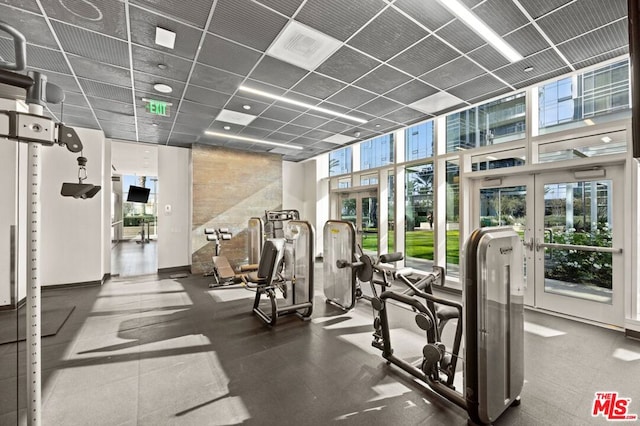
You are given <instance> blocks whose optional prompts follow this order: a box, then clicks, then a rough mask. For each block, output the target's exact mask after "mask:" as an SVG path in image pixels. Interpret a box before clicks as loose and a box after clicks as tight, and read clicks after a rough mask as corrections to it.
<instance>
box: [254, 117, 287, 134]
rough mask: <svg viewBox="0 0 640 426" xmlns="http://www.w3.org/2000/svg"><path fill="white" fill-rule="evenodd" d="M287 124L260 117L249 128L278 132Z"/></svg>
mask: <svg viewBox="0 0 640 426" xmlns="http://www.w3.org/2000/svg"><path fill="white" fill-rule="evenodd" d="M284 124H285V123H283V122H282V121H276V120H270V119H268V118H264V117H258V118H256V119H255V120H253V121H252V122H251V126H249V127H256V128H259V129H265V130H270V131H273V130H278V129H279V128H280V127H282V126H283V125H284Z"/></svg>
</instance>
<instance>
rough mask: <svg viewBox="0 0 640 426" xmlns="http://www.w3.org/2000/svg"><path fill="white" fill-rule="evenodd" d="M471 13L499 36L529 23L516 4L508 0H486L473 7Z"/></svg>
mask: <svg viewBox="0 0 640 426" xmlns="http://www.w3.org/2000/svg"><path fill="white" fill-rule="evenodd" d="M523 3H526V2H523ZM473 13H475V14H476V15H477V16H478V18H480V19H481V20H482V21H483V22H484V23H485V24H487V26H488V27H489V28H491V29H492V30H493V31H495V32H496V33H498V35H500V36H503V35H505V34H507V33H509V32H511V31H513V30H515V29H517V28H520V27H522V26H523V25H527V24H528V23H529V19H528V18H527V17H526V16H525V15H524V14H523V13H522V11H521V10H520V9H519V8H518V6H516V5H515V4H514V3H513V2H510V1H504V0H487V1H485V2H482V3H480V4H479V5H478V6H477V7H475V8H474V9H473Z"/></svg>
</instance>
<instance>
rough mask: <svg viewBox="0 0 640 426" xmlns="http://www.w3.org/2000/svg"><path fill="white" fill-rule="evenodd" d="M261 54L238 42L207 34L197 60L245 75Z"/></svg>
mask: <svg viewBox="0 0 640 426" xmlns="http://www.w3.org/2000/svg"><path fill="white" fill-rule="evenodd" d="M260 56H261V54H260V53H259V52H257V51H255V50H252V49H249V48H247V47H244V46H240V45H239V44H236V43H232V42H230V41H227V40H223V39H221V38H220V37H218V36H215V35H213V34H207V36H206V38H205V40H204V44H203V45H202V50H201V51H200V55H199V56H198V62H201V63H203V64H207V65H211V66H213V67H216V68H220V69H223V70H226V71H231V72H234V73H236V74H241V75H247V74H248V73H249V71H251V69H252V68H253V67H254V65H255V64H256V62H258V59H260Z"/></svg>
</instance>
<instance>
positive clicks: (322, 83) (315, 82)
mask: <svg viewBox="0 0 640 426" xmlns="http://www.w3.org/2000/svg"><path fill="white" fill-rule="evenodd" d="M345 86H346V85H345V84H344V83H340V82H337V81H335V80H332V79H330V78H327V77H323V76H321V75H319V74H316V73H314V72H312V73H310V74H308V75H307V76H306V77H304V78H303V79H302V80H300V81H299V82H298V84H296V85H295V86H293V88H292V90H294V91H296V92H298V93H302V94H305V95H309V96H312V97H314V98H317V99H326V98H328V97H329V96H331V95H333V94H334V93H336V92H337V91H338V90H340V89H342V88H343V87H345Z"/></svg>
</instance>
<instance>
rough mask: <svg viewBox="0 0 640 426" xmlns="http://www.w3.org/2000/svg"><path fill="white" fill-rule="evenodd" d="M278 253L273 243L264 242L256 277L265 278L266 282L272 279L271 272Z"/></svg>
mask: <svg viewBox="0 0 640 426" xmlns="http://www.w3.org/2000/svg"><path fill="white" fill-rule="evenodd" d="M279 251H280V250H279V249H278V246H276V244H275V243H274V242H273V241H271V240H267V241H265V242H264V245H263V246H262V253H261V255H260V263H259V264H258V272H257V274H258V277H260V278H267V279H268V280H271V279H272V277H273V271H274V270H275V268H276V263H277V262H278V254H279Z"/></svg>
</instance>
